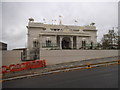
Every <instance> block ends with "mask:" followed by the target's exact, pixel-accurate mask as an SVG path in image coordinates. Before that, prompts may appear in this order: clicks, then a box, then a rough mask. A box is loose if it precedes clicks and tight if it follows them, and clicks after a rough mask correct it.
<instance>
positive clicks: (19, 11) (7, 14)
mask: <svg viewBox="0 0 120 90" xmlns="http://www.w3.org/2000/svg"><path fill="white" fill-rule="evenodd" d="M0 7H2V9H0V12H1V13H2V14H0V17H2V22H0V24H1V23H2V31H0V34H2V35H1V36H2V37H1V38H0V41H2V42H5V43H7V44H8V50H11V49H14V48H22V47H26V46H27V28H26V26H27V24H28V18H30V17H32V18H34V20H35V22H43V18H45V19H46V23H48V24H51V23H52V20H54V19H56V20H57V21H56V23H59V15H61V16H62V23H63V24H65V25H75V22H74V20H77V21H78V23H77V25H80V26H84V25H89V24H90V23H91V22H95V23H96V24H95V25H96V27H97V29H98V32H97V36H98V37H97V41H98V42H99V41H100V40H101V38H102V36H103V34H106V33H107V32H108V30H109V29H112V27H118V2H2V3H0Z"/></svg>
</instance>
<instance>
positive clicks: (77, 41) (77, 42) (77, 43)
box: [76, 36, 79, 49]
mask: <svg viewBox="0 0 120 90" xmlns="http://www.w3.org/2000/svg"><path fill="white" fill-rule="evenodd" d="M76 46H77V49H79V38H78V36H76Z"/></svg>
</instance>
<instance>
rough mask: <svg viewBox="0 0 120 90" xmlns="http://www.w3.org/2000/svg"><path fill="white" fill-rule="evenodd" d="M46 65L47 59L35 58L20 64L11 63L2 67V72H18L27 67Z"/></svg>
mask: <svg viewBox="0 0 120 90" xmlns="http://www.w3.org/2000/svg"><path fill="white" fill-rule="evenodd" d="M39 67H46V60H35V61H27V62H24V63H20V64H11V65H9V66H2V67H1V68H0V69H1V70H0V73H3V74H4V73H8V72H16V71H22V70H26V69H32V68H39Z"/></svg>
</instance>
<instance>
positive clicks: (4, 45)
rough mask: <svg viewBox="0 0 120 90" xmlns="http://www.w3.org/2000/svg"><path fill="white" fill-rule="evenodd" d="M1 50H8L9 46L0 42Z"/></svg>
mask: <svg viewBox="0 0 120 90" xmlns="http://www.w3.org/2000/svg"><path fill="white" fill-rule="evenodd" d="M0 50H7V44H6V43H3V42H0Z"/></svg>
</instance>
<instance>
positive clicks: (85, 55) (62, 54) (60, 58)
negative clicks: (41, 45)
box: [40, 50, 118, 65]
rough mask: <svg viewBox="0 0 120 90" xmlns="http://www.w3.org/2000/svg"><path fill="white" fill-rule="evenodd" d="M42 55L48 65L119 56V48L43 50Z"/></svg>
mask: <svg viewBox="0 0 120 90" xmlns="http://www.w3.org/2000/svg"><path fill="white" fill-rule="evenodd" d="M40 56H41V58H40V59H46V61H47V65H51V64H58V63H65V62H72V61H81V60H86V59H94V58H104V57H111V56H118V50H41V52H40Z"/></svg>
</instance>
